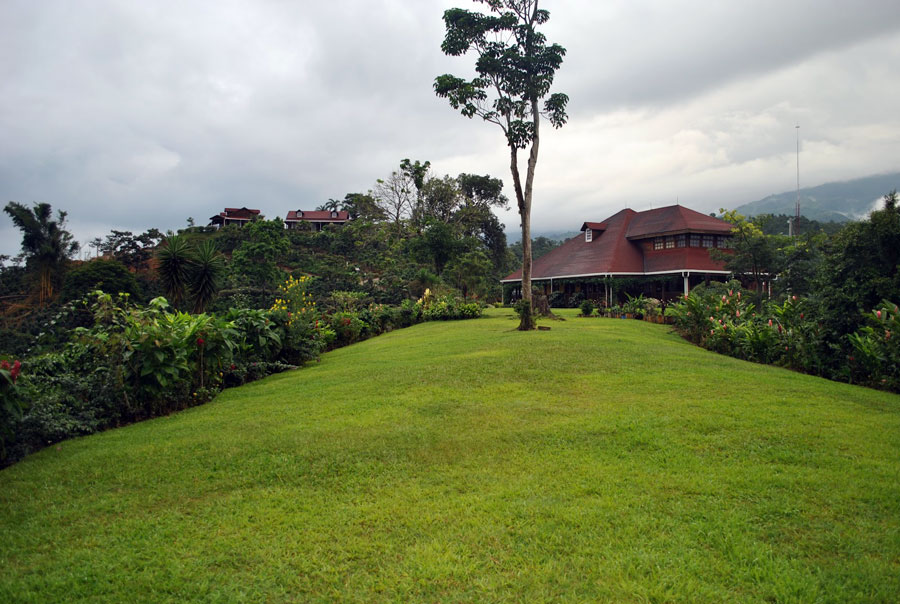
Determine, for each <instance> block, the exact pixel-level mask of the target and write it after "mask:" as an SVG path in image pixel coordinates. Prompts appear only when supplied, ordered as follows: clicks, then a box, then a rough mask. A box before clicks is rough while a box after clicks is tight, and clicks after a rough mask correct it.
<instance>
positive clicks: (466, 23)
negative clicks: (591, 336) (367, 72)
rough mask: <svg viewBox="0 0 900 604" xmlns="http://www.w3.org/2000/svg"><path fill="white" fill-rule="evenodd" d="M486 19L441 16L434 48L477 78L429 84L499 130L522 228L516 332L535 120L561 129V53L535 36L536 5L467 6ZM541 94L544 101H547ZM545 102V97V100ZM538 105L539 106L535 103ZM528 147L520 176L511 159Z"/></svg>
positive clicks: (527, 241)
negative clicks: (460, 60)
mask: <svg viewBox="0 0 900 604" xmlns="http://www.w3.org/2000/svg"><path fill="white" fill-rule="evenodd" d="M475 1H476V2H478V3H480V4H484V5H486V6H487V8H488V9H489V12H488V13H487V14H485V13H480V12H475V11H468V10H464V9H460V8H453V9H450V10H447V11H445V12H444V24H445V26H446V35H445V37H444V41H443V43H442V44H441V50H442V51H443V52H444V53H445V54H447V55H449V56H456V57H458V56H462V55H465V54H466V53H468V52H469V51H474V52H475V53H476V54H477V55H478V58H477V59H476V61H475V71H476V72H477V74H478V75H477V76H476V77H475V78H473V79H471V80H467V79H464V78H460V77H457V76H453V75H450V74H444V75H441V76H438V77H437V78H436V79H435V82H434V90H435V92H436V93H437V95H438V96H440V97H442V98H446V99H447V100H448V101H449V102H450V106H451V107H452V108H453V109H456V110H458V111H460V113H462V114H463V115H464V116H466V117H469V118H472V117H476V116H477V117H480V118H481V119H483V120H485V121H487V122H489V123H492V124H495V125H497V126H499V127H500V129H501V130H502V131H503V135H504V137H505V139H506V143H507V146H508V147H509V152H510V172H511V174H512V178H513V187H514V189H515V195H516V203H517V206H518V210H519V216H520V218H521V224H522V244H523V245H522V295H523V299H524V300H525V302H526V305H525V308H524V312H523V313H522V320H521V323H520V325H519V329H522V330H528V329H534V327H535V323H534V319H533V316H532V312H531V261H532V258H531V205H532V200H533V194H534V189H533V187H534V175H535V168H536V166H537V160H538V150H539V147H540V121H541V117H542V116H543V117H546V118H547V119H548V120H549V121H550V123H551V124H552V125H553V126H554V127H556V128H559V127H561V126H562V125H563V124H565V123H566V121H567V119H568V116H567V114H566V105H567V103H568V101H569V97H568V96H566V95H565V94H562V93H554V94H550V88H551V87H552V84H553V77H554V75H555V73H556V70H557V69H559V67H560V65H562V61H563V57H564V56H565V54H566V50H565V48H563V47H562V46H560V45H558V44H548V43H547V39H546V37H545V36H544V34H542V33H541V32H539V31H538V30H537V28H538V26H540V25H543V24H544V23H546V22H547V21H548V20H549V18H550V13H549V12H548V11H546V10H544V9H541V8H538V0H475ZM548 95H549V96H548ZM545 97H546V98H545ZM542 99H545V100H544V103H543V105H542V106H541V105H539V103H540V101H541V100H542ZM525 149H529V153H528V161H527V170H526V173H525V178H524V179H523V178H522V175H521V171H520V168H519V157H518V153H519V151H520V150H525Z"/></svg>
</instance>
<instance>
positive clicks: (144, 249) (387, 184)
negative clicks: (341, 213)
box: [0, 159, 515, 352]
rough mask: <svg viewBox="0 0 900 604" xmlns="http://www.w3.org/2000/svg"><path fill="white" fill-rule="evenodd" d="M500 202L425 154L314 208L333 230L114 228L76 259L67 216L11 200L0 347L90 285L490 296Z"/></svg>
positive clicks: (228, 294)
mask: <svg viewBox="0 0 900 604" xmlns="http://www.w3.org/2000/svg"><path fill="white" fill-rule="evenodd" d="M507 204H508V199H507V198H506V196H505V195H504V194H503V183H502V181H501V180H499V179H497V178H492V177H491V176H489V175H476V174H465V173H464V174H459V175H457V176H455V177H451V176H448V175H438V174H436V173H434V172H433V170H432V167H431V163H430V162H428V161H424V162H423V161H418V160H416V161H412V160H408V159H405V160H403V161H401V162H400V163H399V167H398V169H397V170H395V171H393V172H392V173H391V174H389V175H388V176H387V177H386V178H384V179H381V180H379V181H377V182H376V183H375V185H374V187H373V190H371V191H368V192H365V193H350V194H347V195H346V196H344V198H343V199H342V200H333V199H332V200H329V201H328V202H326V203H325V204H323V205H322V206H320V208H322V209H329V210H332V209H333V210H345V211H347V212H349V214H350V216H351V221H350V222H349V223H347V224H345V225H342V226H335V227H328V228H325V229H323V230H322V231H315V230H313V229H312V228H311V227H310V228H303V227H301V228H300V229H291V230H287V229H285V227H284V223H283V222H282V221H281V220H280V219H277V218H276V219H274V220H256V221H253V222H251V223H250V224H248V225H246V226H244V227H243V228H239V227H237V226H228V227H225V228H222V229H218V230H216V229H212V228H208V227H197V226H193V225H192V224H189V225H188V227H187V228H185V229H182V230H181V231H179V232H178V233H177V234H173V233H168V234H163V233H162V232H160V231H159V230H158V229H155V228H150V229H148V230H146V231H145V232H143V233H137V234H136V233H133V232H131V231H123V230H112V231H111V232H110V233H109V234H108V235H107V236H106V237H105V238H99V237H98V238H96V239H94V240H93V241H92V242H90V244H89V247H91V248H93V249H94V250H95V251H96V253H97V255H98V257H97V258H95V259H93V260H90V261H87V262H81V261H75V260H72V257H73V256H74V255H75V254H76V253H77V251H78V244H77V243H75V242H74V240H73V238H72V235H71V233H69V231H68V230H67V229H66V224H65V219H66V213H65V212H57V213H56V215H54V213H53V209H52V208H51V206H50V205H49V204H46V203H41V204H35V205H34V206H33V207H28V206H24V205H22V204H19V203H15V202H11V203H9V204H8V205H7V206H6V208H5V212H6V213H7V214H8V215H9V216H10V217H11V218H12V219H13V222H14V223H15V225H16V226H17V227H19V229H20V230H21V232H22V236H23V239H22V255H21V256H20V257H19V258H17V259H15V261H14V262H13V263H12V264H11V265H6V266H2V267H0V311H2V315H3V317H2V323H3V324H2V326H0V349H2V350H4V351H7V352H13V351H16V350H20V349H23V348H24V347H27V343H26V340H27V338H25V337H24V336H25V335H28V334H34V333H37V332H38V331H40V325H41V323H42V322H43V321H44V320H45V319H46V317H47V316H49V315H50V314H51V313H52V311H53V308H54V307H55V306H57V305H59V304H60V303H65V302H67V301H69V300H74V299H79V298H81V297H82V296H84V295H85V294H87V293H88V292H91V291H93V290H95V289H101V290H103V291H106V292H108V293H113V294H115V293H120V292H122V293H127V294H130V295H131V296H132V298H133V299H134V300H136V301H138V302H146V301H149V300H151V299H153V298H155V297H157V296H160V295H163V296H166V297H167V298H168V299H169V301H170V303H171V304H172V305H173V307H174V308H177V309H181V310H185V311H190V312H193V313H202V312H204V311H206V310H208V309H209V310H213V311H215V310H225V309H228V308H232V307H242V308H268V307H270V306H271V304H272V300H273V299H274V296H275V290H276V288H277V286H278V284H280V283H282V282H283V281H284V279H285V278H286V277H287V276H288V275H291V274H293V275H295V276H300V275H307V276H312V277H314V279H313V281H312V284H311V285H310V290H311V292H312V294H313V295H314V296H315V298H316V299H317V300H319V301H320V302H321V301H325V300H326V299H327V298H328V297H329V296H330V294H331V292H332V291H335V290H340V291H350V292H358V293H360V294H361V295H364V296H367V297H368V298H369V299H371V300H372V301H373V302H376V303H389V304H399V303H400V302H401V301H402V300H404V299H408V298H413V299H416V298H419V297H421V296H422V294H423V292H424V291H425V290H426V289H429V288H430V289H432V290H434V289H435V288H437V289H439V290H440V289H443V290H446V291H447V292H455V293H456V295H459V296H461V297H462V298H463V299H470V298H472V299H478V300H485V301H491V300H494V299H498V298H499V296H500V295H501V290H500V287H499V285H498V281H499V279H500V278H501V277H503V276H504V275H506V274H508V273H509V272H511V271H512V270H513V269H514V266H515V259H514V257H513V256H512V255H511V253H510V250H509V249H508V247H507V244H506V235H505V233H504V230H503V228H504V227H503V225H502V224H501V223H500V221H499V220H498V218H497V216H496V214H495V213H494V211H495V210H496V209H498V208H504V207H506V206H507ZM7 260H8V259H7ZM13 332H15V333H13ZM20 336H21V337H20ZM11 341H14V343H10V342H11Z"/></svg>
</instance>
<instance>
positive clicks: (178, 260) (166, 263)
mask: <svg viewBox="0 0 900 604" xmlns="http://www.w3.org/2000/svg"><path fill="white" fill-rule="evenodd" d="M162 244H163V246H162V247H161V248H160V249H159V251H158V252H156V260H157V263H158V264H157V267H156V272H157V273H159V278H160V281H162V285H163V289H164V290H165V292H166V296H168V298H169V300H170V301H171V302H172V304H173V305H174V306H176V307H177V306H178V305H179V304H181V302H182V301H183V300H184V292H185V289H187V284H188V279H189V270H190V267H191V264H192V262H193V250H192V249H191V245H190V243H188V241H187V240H186V239H185V238H184V237H183V236H181V235H172V234H171V233H170V234H169V235H167V236H166V237H164V238H163V241H162Z"/></svg>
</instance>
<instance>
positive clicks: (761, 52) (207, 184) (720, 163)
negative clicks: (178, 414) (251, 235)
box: [0, 0, 900, 254]
mask: <svg viewBox="0 0 900 604" xmlns="http://www.w3.org/2000/svg"><path fill="white" fill-rule="evenodd" d="M541 5H542V7H543V8H546V9H548V10H549V11H550V13H551V19H550V22H549V23H547V24H546V25H545V26H544V31H545V32H546V34H547V36H548V38H549V40H550V41H551V42H557V43H559V44H561V45H562V46H564V47H565V48H566V49H567V50H568V54H567V56H566V58H565V61H564V63H563V65H562V68H561V69H560V71H559V72H558V74H557V79H556V85H555V86H554V91H559V92H565V93H567V94H568V95H569V97H570V104H569V116H570V119H569V123H568V124H567V125H566V126H565V127H564V128H562V129H561V130H552V129H551V128H550V127H549V124H546V122H545V124H546V126H545V128H544V129H543V130H542V141H541V154H540V160H539V163H538V171H537V178H536V185H535V202H534V210H533V230H534V231H536V232H542V231H543V232H548V231H566V230H577V229H578V227H579V226H580V225H581V223H582V222H583V221H585V220H602V219H603V218H606V217H607V216H608V215H610V214H612V213H614V212H616V211H618V210H620V209H621V208H623V207H626V206H628V207H632V208H635V209H639V210H640V209H646V208H649V207H651V205H652V206H656V207H659V206H661V205H668V204H671V203H674V202H675V201H676V200H677V201H679V202H680V203H681V204H682V205H686V206H689V207H692V208H694V209H697V210H701V211H711V210H717V209H718V208H720V207H735V206H737V205H740V204H742V203H745V202H748V201H753V200H755V199H758V198H761V197H764V196H765V195H768V194H770V193H779V192H782V191H785V190H791V189H793V188H794V187H795V186H796V178H797V175H796V146H795V145H796V135H797V130H796V129H795V125H797V124H799V125H800V130H799V133H800V138H801V153H800V184H801V186H814V185H817V184H822V183H824V182H829V181H835V180H845V179H848V178H854V177H858V176H866V175H870V174H875V173H881V172H888V171H893V170H898V169H900V161H898V158H900V111H898V100H900V77H898V75H900V74H898V66H900V2H897V0H870V1H863V0H856V1H852V0H846V1H840V2H838V1H834V0H778V1H774V0H753V1H752V2H751V1H744V0H734V1H727V2H710V1H709V0H703V1H687V0H685V1H672V0H670V1H664V0H658V1H647V0H610V1H605V0H544V1H543V2H542V4H541ZM453 6H460V7H463V8H473V9H474V8H477V7H478V6H480V5H475V4H474V3H470V2H467V1H466V0H331V1H330V2H311V1H307V0H281V1H277V0H271V1H264V0H215V1H212V0H210V1H207V0H202V1H201V0H177V1H171V2H169V1H162V0H148V1H145V2H133V1H131V0H81V1H76V0H39V1H36V0H2V2H0V193H2V197H0V200H2V202H3V204H5V203H6V201H19V202H22V203H31V202H33V201H45V202H49V203H51V204H52V205H53V207H54V208H55V209H63V210H66V211H68V213H69V220H70V228H71V230H72V231H73V232H74V233H75V235H76V237H77V239H78V240H79V241H81V242H87V241H88V240H89V239H91V238H92V237H95V236H102V235H104V234H106V233H108V232H109V230H110V229H112V228H117V229H127V230H132V231H136V232H140V231H143V230H145V229H147V228H149V227H157V228H160V229H162V230H166V229H175V228H180V227H183V226H184V225H185V224H186V219H187V218H188V217H189V216H191V217H193V218H194V219H195V220H196V221H197V223H198V224H206V223H207V221H208V218H209V217H210V216H212V215H213V214H216V213H218V212H219V211H221V209H222V208H223V207H225V206H244V205H246V206H248V207H253V208H260V209H262V211H263V213H264V214H265V215H267V216H268V217H275V216H281V217H284V215H285V214H286V213H287V211H288V210H290V209H313V208H314V207H315V206H317V205H320V204H321V203H323V202H325V201H327V200H328V199H329V198H336V199H341V198H343V196H344V195H345V194H346V193H349V192H362V191H366V190H368V189H371V188H372V187H373V186H374V184H375V181H376V179H378V178H382V177H385V176H387V175H388V174H390V172H391V171H392V170H394V169H396V168H397V166H398V164H399V162H400V160H401V159H403V158H407V157H408V158H411V159H420V160H430V161H431V162H432V166H433V168H434V171H435V172H436V173H437V174H451V175H456V174H458V173H460V172H470V173H479V174H484V173H490V174H491V175H492V176H495V177H502V178H503V179H504V181H505V182H506V190H507V193H508V195H510V196H512V190H511V181H510V177H509V174H508V153H507V150H506V148H505V145H504V142H503V139H502V134H501V132H500V131H499V129H497V127H496V126H493V125H491V124H486V123H484V122H481V121H478V120H468V119H466V118H464V117H462V116H461V115H459V114H458V113H456V112H454V111H453V110H452V109H451V108H450V107H449V105H448V104H447V102H446V101H445V100H443V99H439V98H437V97H436V96H435V95H434V93H433V91H432V83H433V81H434V77H435V76H437V75H439V74H442V73H448V72H449V73H455V74H460V75H467V74H468V73H470V71H471V68H472V67H471V66H472V64H473V61H474V59H473V58H472V57H471V56H469V57H463V58H450V57H445V56H443V55H442V54H441V52H440V43H441V40H442V37H443V28H444V26H443V22H442V20H441V16H442V14H443V11H444V10H445V9H447V8H450V7H453ZM501 219H502V220H503V221H504V222H505V223H506V225H507V232H508V233H509V232H511V231H514V230H516V229H518V216H517V215H516V213H515V211H514V210H511V211H510V212H509V213H505V214H503V215H502V216H501ZM20 241H21V237H20V234H19V232H18V231H16V230H15V229H14V228H13V227H12V223H11V221H10V220H9V218H8V216H7V215H6V214H2V215H0V253H5V254H15V253H18V251H19V244H20Z"/></svg>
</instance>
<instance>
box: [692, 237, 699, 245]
mask: <svg viewBox="0 0 900 604" xmlns="http://www.w3.org/2000/svg"><path fill="white" fill-rule="evenodd" d="M691 247H700V235H691Z"/></svg>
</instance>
